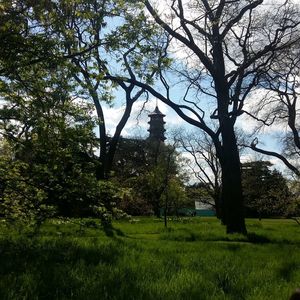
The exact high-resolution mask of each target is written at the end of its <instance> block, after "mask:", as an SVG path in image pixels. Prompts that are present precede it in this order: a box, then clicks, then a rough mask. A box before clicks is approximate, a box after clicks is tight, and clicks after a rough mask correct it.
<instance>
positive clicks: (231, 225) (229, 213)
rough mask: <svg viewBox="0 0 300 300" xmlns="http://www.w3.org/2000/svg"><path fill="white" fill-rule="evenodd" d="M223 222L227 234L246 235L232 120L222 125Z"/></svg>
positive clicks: (239, 170) (237, 153)
mask: <svg viewBox="0 0 300 300" xmlns="http://www.w3.org/2000/svg"><path fill="white" fill-rule="evenodd" d="M221 134H222V141H223V144H222V150H223V151H222V157H221V159H220V163H221V167H222V194H221V195H222V204H223V205H222V217H223V218H222V220H223V222H224V224H225V225H226V227H227V233H242V234H246V233H247V230H246V226H245V218H244V208H243V193H242V180H241V166H240V158H239V151H238V147H237V143H236V137H235V133H234V128H233V125H232V124H231V120H230V119H228V120H227V121H225V120H223V124H222V130H221Z"/></svg>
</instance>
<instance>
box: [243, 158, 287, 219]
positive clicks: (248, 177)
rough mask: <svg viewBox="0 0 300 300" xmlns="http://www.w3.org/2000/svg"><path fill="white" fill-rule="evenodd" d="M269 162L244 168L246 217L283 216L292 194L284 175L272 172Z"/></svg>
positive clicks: (258, 162) (259, 162)
mask: <svg viewBox="0 0 300 300" xmlns="http://www.w3.org/2000/svg"><path fill="white" fill-rule="evenodd" d="M271 166H272V164H271V163H270V162H268V161H255V162H250V163H244V164H243V166H242V170H243V172H242V178H243V188H244V189H243V190H244V199H245V207H246V215H247V216H252V217H254V216H255V217H270V216H283V215H284V214H285V211H286V207H288V206H289V203H290V197H291V194H290V192H289V189H288V185H287V180H286V179H285V178H284V177H283V176H282V174H281V173H280V172H279V171H277V170H276V169H275V170H271V169H270V167H271Z"/></svg>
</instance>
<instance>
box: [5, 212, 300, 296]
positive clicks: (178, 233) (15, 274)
mask: <svg viewBox="0 0 300 300" xmlns="http://www.w3.org/2000/svg"><path fill="white" fill-rule="evenodd" d="M247 225H248V231H249V236H248V237H244V236H241V235H232V236H227V235H226V234H225V233H224V231H225V230H224V227H223V226H221V225H220V224H219V222H218V221H217V220H216V219H214V218H207V219H205V218H192V219H186V220H181V221H180V222H178V221H170V222H169V227H168V228H167V229H165V228H164V226H163V222H162V221H161V220H157V219H153V218H136V220H135V221H134V222H131V223H130V222H128V221H126V222H125V221H122V222H117V223H115V224H114V228H115V230H114V235H113V237H107V236H105V234H104V233H103V231H102V230H101V229H97V228H87V229H82V228H81V230H80V227H79V226H78V225H76V224H72V223H67V224H59V222H56V221H52V222H48V224H46V225H45V226H44V227H43V228H42V230H41V232H40V234H39V235H38V236H36V237H28V236H26V235H24V234H23V235H18V234H17V233H15V232H13V231H10V232H7V231H5V230H4V229H3V230H2V233H3V234H2V235H1V238H0V299H237V300H240V299H261V300H262V299H288V296H289V294H290V293H291V291H292V290H294V289H295V288H296V287H297V286H298V285H299V284H300V251H299V250H300V226H299V225H297V224H296V223H295V222H293V221H289V220H263V221H261V222H259V221H257V220H248V221H247Z"/></svg>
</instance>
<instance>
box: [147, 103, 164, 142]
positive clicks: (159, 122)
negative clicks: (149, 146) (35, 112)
mask: <svg viewBox="0 0 300 300" xmlns="http://www.w3.org/2000/svg"><path fill="white" fill-rule="evenodd" d="M148 116H149V117H150V121H149V122H148V124H149V125H150V128H149V129H148V131H149V137H148V140H149V141H151V142H164V141H165V139H166V137H165V131H166V130H165V126H164V125H165V124H166V122H165V121H164V117H165V116H166V115H164V114H163V113H161V112H160V110H159V109H158V106H157V105H156V107H155V109H154V111H153V112H152V113H150V114H149V115H148Z"/></svg>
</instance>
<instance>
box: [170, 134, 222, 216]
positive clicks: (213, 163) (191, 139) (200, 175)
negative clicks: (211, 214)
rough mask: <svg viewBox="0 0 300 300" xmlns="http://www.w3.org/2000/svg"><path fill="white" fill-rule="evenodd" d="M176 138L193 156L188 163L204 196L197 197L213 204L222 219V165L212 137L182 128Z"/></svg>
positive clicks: (196, 185)
mask: <svg viewBox="0 0 300 300" xmlns="http://www.w3.org/2000/svg"><path fill="white" fill-rule="evenodd" d="M175 139H176V140H177V141H178V144H179V145H180V147H181V148H182V151H184V152H186V153H188V154H189V155H190V156H191V157H192V161H191V162H190V163H189V164H188V165H189V168H190V169H191V171H192V174H193V175H194V177H195V179H196V180H197V181H198V183H196V184H195V185H194V187H195V188H200V189H202V190H203V191H202V197H198V198H197V199H198V200H199V199H200V200H201V199H203V200H202V201H204V202H205V204H210V205H212V206H213V207H214V209H215V211H216V215H217V217H218V218H220V219H221V216H222V212H221V211H222V203H221V167H220V163H219V160H218V158H217V155H216V150H215V146H214V144H213V142H212V140H211V138H210V137H209V136H208V135H207V134H206V133H205V132H202V133H200V134H196V133H195V132H193V133H187V132H185V131H183V130H180V131H179V132H178V133H176V134H175ZM191 188H192V187H191ZM204 194H205V197H203V196H204ZM204 199H205V200H204Z"/></svg>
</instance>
